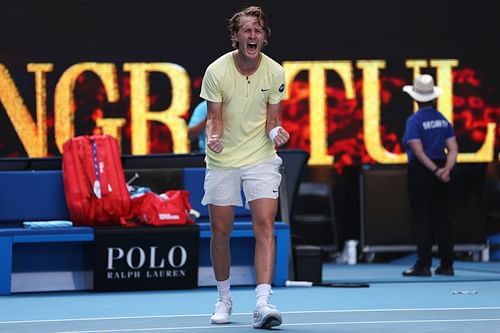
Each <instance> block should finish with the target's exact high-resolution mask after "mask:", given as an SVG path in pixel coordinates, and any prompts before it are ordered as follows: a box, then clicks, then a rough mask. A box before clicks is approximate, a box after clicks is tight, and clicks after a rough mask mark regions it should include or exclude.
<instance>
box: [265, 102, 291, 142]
mask: <svg viewBox="0 0 500 333" xmlns="http://www.w3.org/2000/svg"><path fill="white" fill-rule="evenodd" d="M280 116H281V103H278V104H267V121H266V133H267V134H268V135H269V136H270V137H272V138H273V139H272V140H273V143H274V144H275V145H278V146H281V145H284V144H285V143H287V142H288V139H290V134H288V132H287V131H286V130H285V129H284V128H283V127H281V118H280ZM277 127H278V129H275V128H277ZM273 129H274V130H273ZM274 133H275V134H274Z"/></svg>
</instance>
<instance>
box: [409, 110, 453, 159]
mask: <svg viewBox="0 0 500 333" xmlns="http://www.w3.org/2000/svg"><path fill="white" fill-rule="evenodd" d="M454 136H455V131H454V130H453V126H452V125H451V124H450V122H449V121H448V120H447V119H446V118H445V117H444V116H443V115H442V114H441V113H440V112H439V111H438V110H436V109H435V108H433V107H425V108H422V109H419V110H418V111H417V112H415V113H414V114H413V115H411V116H410V117H409V118H408V120H407V121H406V128H405V134H404V136H403V145H404V147H405V150H406V153H407V154H408V160H409V161H414V160H416V156H415V154H414V153H413V151H412V150H411V149H410V146H409V145H408V141H410V140H415V139H419V140H420V141H421V142H422V146H423V149H424V152H425V154H426V155H427V156H428V157H429V158H430V159H433V160H445V159H446V152H445V148H446V140H448V139H449V138H452V137H454Z"/></svg>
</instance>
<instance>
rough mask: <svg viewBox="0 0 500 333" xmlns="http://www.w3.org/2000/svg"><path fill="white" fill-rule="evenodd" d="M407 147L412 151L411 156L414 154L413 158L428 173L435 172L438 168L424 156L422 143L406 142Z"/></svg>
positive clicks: (417, 141)
mask: <svg viewBox="0 0 500 333" xmlns="http://www.w3.org/2000/svg"><path fill="white" fill-rule="evenodd" d="M408 145H409V146H410V149H411V150H412V151H413V154H415V157H416V158H417V159H418V161H419V162H420V163H422V164H423V165H424V166H425V167H426V168H427V169H429V170H430V171H432V172H435V170H436V169H437V167H438V166H437V165H436V163H434V162H433V161H432V160H431V159H430V158H429V156H427V155H426V154H425V151H424V146H422V141H420V140H419V139H416V140H410V141H408Z"/></svg>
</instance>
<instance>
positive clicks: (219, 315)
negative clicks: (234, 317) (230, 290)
mask: <svg viewBox="0 0 500 333" xmlns="http://www.w3.org/2000/svg"><path fill="white" fill-rule="evenodd" d="M232 312H233V301H232V300H231V299H225V298H220V299H218V300H217V303H215V310H214V314H213V315H212V317H210V321H211V323H212V324H227V323H229V321H230V319H231V313H232Z"/></svg>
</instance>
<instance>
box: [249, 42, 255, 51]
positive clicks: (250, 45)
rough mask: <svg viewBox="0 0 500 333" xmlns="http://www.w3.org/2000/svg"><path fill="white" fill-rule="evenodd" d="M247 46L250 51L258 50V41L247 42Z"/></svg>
mask: <svg viewBox="0 0 500 333" xmlns="http://www.w3.org/2000/svg"><path fill="white" fill-rule="evenodd" d="M247 48H248V49H249V50H250V51H255V50H257V43H255V42H250V43H248V44H247Z"/></svg>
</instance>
